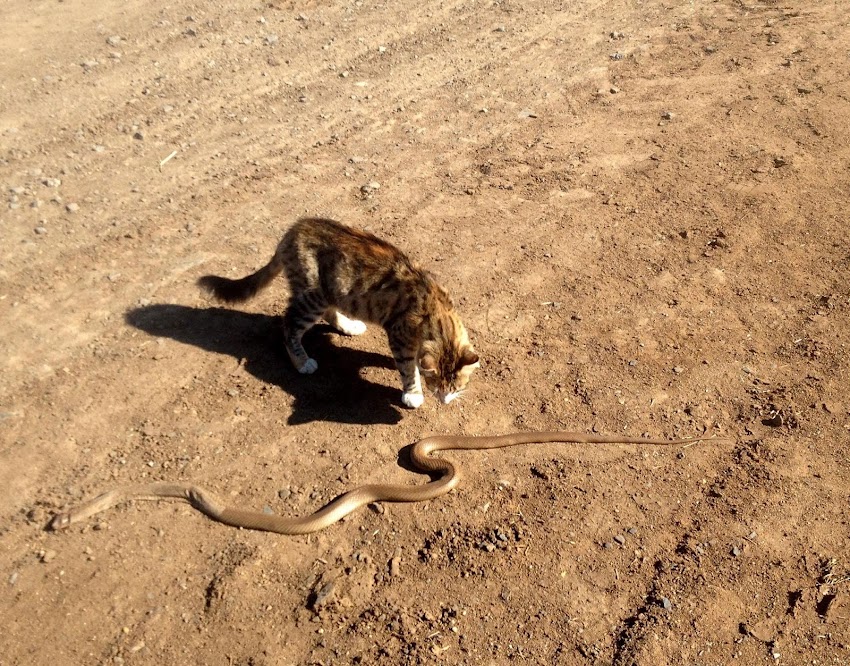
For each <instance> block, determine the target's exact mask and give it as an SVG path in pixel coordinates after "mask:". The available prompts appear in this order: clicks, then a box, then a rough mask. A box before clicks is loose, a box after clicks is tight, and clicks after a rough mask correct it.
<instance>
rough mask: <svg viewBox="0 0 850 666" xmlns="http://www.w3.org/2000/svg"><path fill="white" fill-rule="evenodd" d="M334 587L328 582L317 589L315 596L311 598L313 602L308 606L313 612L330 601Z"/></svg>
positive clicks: (331, 582) (332, 583)
mask: <svg viewBox="0 0 850 666" xmlns="http://www.w3.org/2000/svg"><path fill="white" fill-rule="evenodd" d="M335 587H336V586H335V585H334V582H333V581H329V582H327V583H325V584H324V585H322V587H321V588H319V591H318V592H316V596H315V597H314V598H313V601H312V603H311V604H310V607H311V608H312V609H313V610H314V611H318V610H320V609H321V608H322V606H324V605H325V604H327V603H328V602H329V601H330V600H331V598H332V597H333V593H334V588H335Z"/></svg>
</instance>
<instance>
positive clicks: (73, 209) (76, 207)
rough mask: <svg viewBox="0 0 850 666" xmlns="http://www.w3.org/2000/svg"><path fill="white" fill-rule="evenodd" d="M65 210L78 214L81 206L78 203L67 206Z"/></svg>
mask: <svg viewBox="0 0 850 666" xmlns="http://www.w3.org/2000/svg"><path fill="white" fill-rule="evenodd" d="M65 210H67V211H68V212H69V213H76V212H77V211H78V210H80V204H76V203H69V204H66V205H65Z"/></svg>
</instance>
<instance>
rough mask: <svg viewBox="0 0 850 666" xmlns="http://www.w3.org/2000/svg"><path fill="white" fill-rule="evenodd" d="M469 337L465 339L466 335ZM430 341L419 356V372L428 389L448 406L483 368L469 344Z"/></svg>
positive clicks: (464, 341) (466, 342)
mask: <svg viewBox="0 0 850 666" xmlns="http://www.w3.org/2000/svg"><path fill="white" fill-rule="evenodd" d="M464 337H465V336H464ZM457 342H458V341H447V340H444V341H436V340H428V341H426V342H425V343H423V345H422V349H421V351H420V354H419V373H420V375H421V376H422V379H423V381H424V382H425V386H426V387H427V389H428V390H429V391H430V392H431V393H433V394H434V395H435V396H436V397H437V400H439V401H440V402H442V403H443V404H444V405H448V404H449V403H450V402H451V401H452V400H454V399H455V398H457V397H458V396H460V395H461V394H462V393H463V392H464V391H465V390H466V385H467V384H468V383H469V377H470V376H471V375H472V372H473V371H474V370H475V368H477V367H478V365H479V359H478V352H476V351H475V350H474V349H473V348H472V345H470V344H469V342H468V341H466V340H463V341H461V342H460V344H457Z"/></svg>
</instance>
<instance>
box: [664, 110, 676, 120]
mask: <svg viewBox="0 0 850 666" xmlns="http://www.w3.org/2000/svg"><path fill="white" fill-rule="evenodd" d="M675 117H676V114H675V113H673V112H672V111H662V112H661V119H662V120H673V118H675Z"/></svg>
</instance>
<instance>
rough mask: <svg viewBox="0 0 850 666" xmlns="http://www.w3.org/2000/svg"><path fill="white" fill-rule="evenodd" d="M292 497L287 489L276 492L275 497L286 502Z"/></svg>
mask: <svg viewBox="0 0 850 666" xmlns="http://www.w3.org/2000/svg"><path fill="white" fill-rule="evenodd" d="M291 495H292V491H291V490H290V489H289V488H281V489H280V490H278V491H277V496H278V497H279V498H280V499H282V500H288V499H289V497H290V496H291Z"/></svg>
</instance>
